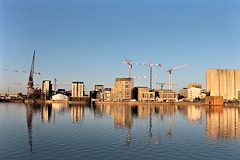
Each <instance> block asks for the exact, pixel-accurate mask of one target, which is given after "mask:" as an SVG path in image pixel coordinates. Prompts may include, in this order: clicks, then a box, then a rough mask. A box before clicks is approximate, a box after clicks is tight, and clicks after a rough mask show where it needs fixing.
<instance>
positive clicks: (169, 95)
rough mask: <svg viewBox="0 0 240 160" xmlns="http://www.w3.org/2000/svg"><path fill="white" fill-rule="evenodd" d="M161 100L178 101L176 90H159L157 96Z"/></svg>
mask: <svg viewBox="0 0 240 160" xmlns="http://www.w3.org/2000/svg"><path fill="white" fill-rule="evenodd" d="M156 100H157V101H159V102H171V101H173V102H174V101H176V92H175V91H173V90H159V97H157V98H156Z"/></svg>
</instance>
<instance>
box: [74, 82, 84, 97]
mask: <svg viewBox="0 0 240 160" xmlns="http://www.w3.org/2000/svg"><path fill="white" fill-rule="evenodd" d="M83 96H84V84H83V82H72V97H83Z"/></svg>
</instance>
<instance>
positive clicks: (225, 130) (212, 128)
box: [205, 106, 240, 139]
mask: <svg viewBox="0 0 240 160" xmlns="http://www.w3.org/2000/svg"><path fill="white" fill-rule="evenodd" d="M239 114H240V113H239V108H231V107H230V108H229V107H221V106H219V107H206V129H205V133H206V135H207V136H208V137H209V138H211V139H219V138H221V139H226V138H236V137H240V127H239V124H240V121H239Z"/></svg>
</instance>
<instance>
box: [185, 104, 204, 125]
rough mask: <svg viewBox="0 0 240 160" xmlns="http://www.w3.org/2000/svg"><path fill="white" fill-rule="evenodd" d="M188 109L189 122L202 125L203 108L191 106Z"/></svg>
mask: <svg viewBox="0 0 240 160" xmlns="http://www.w3.org/2000/svg"><path fill="white" fill-rule="evenodd" d="M187 109H188V112H187V113H188V114H187V116H188V120H189V122H191V123H200V122H201V121H202V107H200V106H189V107H187Z"/></svg>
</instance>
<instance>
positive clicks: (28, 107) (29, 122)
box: [26, 106, 33, 153]
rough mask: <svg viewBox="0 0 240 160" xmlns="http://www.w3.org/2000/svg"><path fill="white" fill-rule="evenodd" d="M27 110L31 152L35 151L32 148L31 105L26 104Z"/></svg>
mask: <svg viewBox="0 0 240 160" xmlns="http://www.w3.org/2000/svg"><path fill="white" fill-rule="evenodd" d="M26 111H27V129H28V143H29V146H30V152H31V153H32V152H33V149H32V115H33V111H32V108H31V107H30V106H26Z"/></svg>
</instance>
